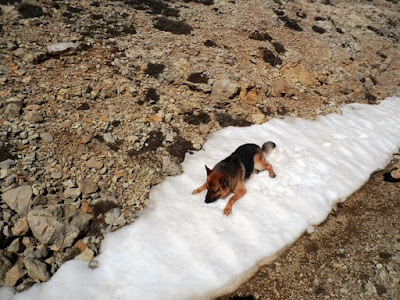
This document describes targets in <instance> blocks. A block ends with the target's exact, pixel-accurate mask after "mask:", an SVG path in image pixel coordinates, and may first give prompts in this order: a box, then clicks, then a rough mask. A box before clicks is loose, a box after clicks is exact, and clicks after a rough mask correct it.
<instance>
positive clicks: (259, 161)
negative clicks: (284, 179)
mask: <svg viewBox="0 0 400 300" xmlns="http://www.w3.org/2000/svg"><path fill="white" fill-rule="evenodd" d="M254 169H255V170H258V171H263V170H268V173H269V177H272V178H274V177H275V172H274V170H273V169H272V166H271V165H270V164H269V163H268V162H267V161H266V159H265V156H264V154H263V153H262V151H261V150H260V151H258V152H257V153H256V154H255V155H254Z"/></svg>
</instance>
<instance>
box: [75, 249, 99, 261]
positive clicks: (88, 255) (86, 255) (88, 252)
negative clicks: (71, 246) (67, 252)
mask: <svg viewBox="0 0 400 300" xmlns="http://www.w3.org/2000/svg"><path fill="white" fill-rule="evenodd" d="M93 258H94V251H93V250H92V249H90V248H86V249H85V250H83V252H82V253H81V254H79V255H78V256H76V257H75V259H79V260H86V261H91V260H93Z"/></svg>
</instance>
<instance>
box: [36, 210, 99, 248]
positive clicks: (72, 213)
mask: <svg viewBox="0 0 400 300" xmlns="http://www.w3.org/2000/svg"><path fill="white" fill-rule="evenodd" d="M91 218H92V216H91V215H89V214H86V213H85V212H83V211H82V210H80V209H78V208H76V207H74V206H73V205H67V204H57V205H52V206H50V207H48V208H46V209H44V208H43V207H36V208H35V209H33V210H32V211H30V212H29V214H28V224H29V227H30V228H31V230H32V234H33V236H34V237H35V238H36V239H37V240H38V241H39V242H40V243H42V244H44V245H47V246H49V248H50V249H51V250H53V251H59V250H62V249H64V248H66V247H71V246H72V245H73V244H74V241H75V239H76V238H77V237H78V236H79V234H80V233H81V232H82V231H84V230H86V229H87V226H88V225H89V221H90V219H91Z"/></svg>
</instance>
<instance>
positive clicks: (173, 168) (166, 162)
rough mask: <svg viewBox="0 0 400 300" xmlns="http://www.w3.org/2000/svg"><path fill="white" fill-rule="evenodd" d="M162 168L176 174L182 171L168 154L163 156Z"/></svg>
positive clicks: (170, 173)
mask: <svg viewBox="0 0 400 300" xmlns="http://www.w3.org/2000/svg"><path fill="white" fill-rule="evenodd" d="M162 170H163V172H164V173H165V174H167V175H170V176H175V175H178V174H180V173H181V171H180V169H179V166H178V165H177V164H175V163H173V162H171V160H170V159H169V157H168V156H164V157H163V158H162Z"/></svg>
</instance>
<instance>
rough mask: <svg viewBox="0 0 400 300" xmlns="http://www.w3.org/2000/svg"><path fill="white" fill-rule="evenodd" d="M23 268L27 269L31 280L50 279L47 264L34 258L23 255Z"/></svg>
mask: <svg viewBox="0 0 400 300" xmlns="http://www.w3.org/2000/svg"><path fill="white" fill-rule="evenodd" d="M24 264H25V268H26V270H27V271H28V276H29V277H30V278H32V279H33V280H35V281H37V282H39V281H47V280H49V279H50V273H49V272H48V271H47V264H46V263H44V262H41V261H39V260H37V259H34V258H28V257H25V259H24Z"/></svg>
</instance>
